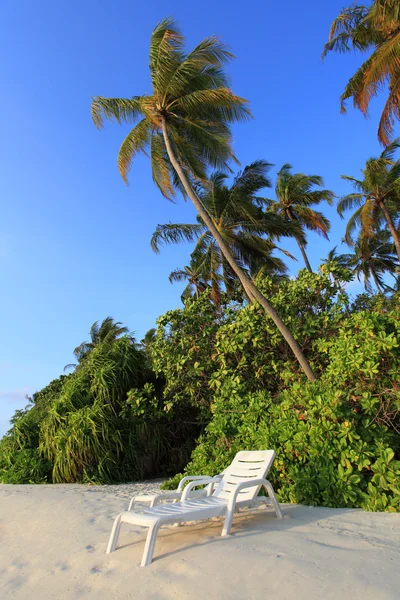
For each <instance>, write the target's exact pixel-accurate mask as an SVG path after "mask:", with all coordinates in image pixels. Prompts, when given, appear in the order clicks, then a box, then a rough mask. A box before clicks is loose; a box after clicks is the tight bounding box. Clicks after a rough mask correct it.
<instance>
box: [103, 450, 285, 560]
mask: <svg viewBox="0 0 400 600" xmlns="http://www.w3.org/2000/svg"><path fill="white" fill-rule="evenodd" d="M274 458H275V452H274V450H262V451H253V452H238V454H236V456H235V458H234V460H233V462H232V463H231V465H230V466H229V467H228V468H227V469H226V470H225V471H224V473H223V476H222V479H221V480H220V481H219V482H217V487H216V489H215V491H214V492H213V494H212V495H211V496H208V497H205V498H204V497H203V498H197V499H196V498H195V499H188V496H189V494H190V492H191V490H192V489H193V487H195V486H196V485H200V482H201V481H203V483H204V484H210V483H211V482H210V479H212V478H211V477H208V478H206V479H203V480H199V479H197V480H192V481H191V482H189V483H188V485H187V486H186V487H185V489H184V491H183V494H182V500H181V501H180V502H175V503H173V504H163V505H158V506H153V507H151V508H145V509H144V510H143V512H141V513H139V512H135V511H125V512H122V513H120V514H119V515H118V516H117V517H116V519H115V521H114V524H113V527H112V530H111V535H110V539H109V542H108V546H107V554H109V553H111V552H114V550H115V549H116V547H117V544H118V538H119V534H120V529H121V525H122V523H131V524H132V525H141V526H142V527H148V528H149V531H148V534H147V538H146V543H145V548H144V552H143V557H142V562H141V566H142V567H146V566H147V565H149V564H150V563H151V561H152V558H153V552H154V546H155V542H156V537H157V533H158V530H159V529H160V527H161V525H172V524H175V523H182V522H185V521H200V520H202V519H211V518H213V517H220V516H225V520H224V526H223V529H222V533H221V535H222V536H226V535H229V532H230V528H231V525H232V519H233V515H234V513H235V511H236V510H238V509H239V508H243V507H247V506H253V505H254V500H255V499H256V497H257V495H258V492H259V491H260V489H261V487H264V488H265V490H266V492H267V494H268V496H269V497H270V499H271V502H272V505H273V507H274V510H275V513H276V516H277V517H278V519H281V518H282V513H281V509H280V506H279V502H278V500H277V499H276V496H275V492H274V490H273V487H272V485H271V484H270V482H269V481H268V480H267V479H265V477H266V475H267V473H268V471H269V468H270V466H271V465H272V463H273V461H274Z"/></svg>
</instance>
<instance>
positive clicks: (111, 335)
mask: <svg viewBox="0 0 400 600" xmlns="http://www.w3.org/2000/svg"><path fill="white" fill-rule="evenodd" d="M128 334H129V329H128V328H127V327H124V326H123V325H122V323H120V322H119V321H114V319H113V318H112V317H106V318H105V319H103V321H102V322H101V323H99V321H95V322H94V323H93V325H92V326H91V328H90V332H89V335H90V342H82V343H81V344H79V346H77V347H76V348H75V350H74V355H75V357H76V358H77V360H78V363H81V362H82V361H83V360H84V359H85V358H87V357H88V355H89V354H90V353H91V352H92V351H93V349H94V348H95V347H96V346H98V345H99V344H103V343H105V344H111V343H113V342H115V341H116V340H118V339H119V338H120V337H121V336H123V335H128ZM132 339H133V338H132ZM76 366H77V365H76V364H75V363H71V364H69V365H66V366H65V367H64V371H65V370H66V369H69V368H72V367H73V368H76Z"/></svg>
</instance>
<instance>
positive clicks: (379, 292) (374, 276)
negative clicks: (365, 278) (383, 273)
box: [371, 268, 382, 294]
mask: <svg viewBox="0 0 400 600" xmlns="http://www.w3.org/2000/svg"><path fill="white" fill-rule="evenodd" d="M371 275H372V279H373V280H374V283H375V286H376V289H377V290H378V294H382V286H381V284H380V283H379V281H378V278H377V276H376V273H375V270H374V269H373V268H371Z"/></svg>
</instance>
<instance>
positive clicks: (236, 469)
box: [213, 450, 275, 502]
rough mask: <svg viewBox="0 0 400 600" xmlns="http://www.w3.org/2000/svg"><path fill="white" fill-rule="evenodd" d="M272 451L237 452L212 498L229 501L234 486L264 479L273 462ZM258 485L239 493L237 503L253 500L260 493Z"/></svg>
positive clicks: (273, 452)
mask: <svg viewBox="0 0 400 600" xmlns="http://www.w3.org/2000/svg"><path fill="white" fill-rule="evenodd" d="M274 458H275V451H274V450H259V451H257V450H256V451H249V452H247V451H244V452H238V453H237V454H236V456H235V458H234V459H233V461H232V463H231V464H230V465H229V467H227V468H226V469H225V471H224V474H223V478H222V480H221V482H220V483H219V485H218V487H217V488H216V490H215V492H214V494H213V496H216V497H218V498H224V499H225V500H229V498H230V496H231V494H232V493H233V492H234V490H235V488H236V486H237V485H238V484H239V483H241V482H242V481H251V479H264V478H265V477H266V476H267V473H268V471H269V469H270V467H271V465H272V463H273V462H274ZM260 487H261V486H259V485H257V486H254V487H248V488H245V489H244V490H242V491H240V492H239V495H238V498H237V501H238V502H243V501H249V500H252V499H253V498H255V497H256V496H257V495H258V492H259V491H260Z"/></svg>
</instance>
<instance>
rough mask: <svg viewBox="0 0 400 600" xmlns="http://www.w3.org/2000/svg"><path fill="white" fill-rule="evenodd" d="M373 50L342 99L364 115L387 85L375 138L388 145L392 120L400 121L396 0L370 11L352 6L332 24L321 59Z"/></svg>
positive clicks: (399, 9) (381, 0)
mask: <svg viewBox="0 0 400 600" xmlns="http://www.w3.org/2000/svg"><path fill="white" fill-rule="evenodd" d="M370 49H371V50H372V53H371V54H370V56H369V57H368V58H367V59H366V60H365V61H364V62H363V64H362V65H361V67H360V68H359V69H358V70H357V71H356V73H355V74H354V75H353V77H351V79H350V80H349V82H348V83H347V85H346V88H345V90H344V92H343V94H342V96H341V103H342V112H345V110H346V109H345V104H344V103H345V101H346V100H347V99H348V98H353V102H354V106H355V107H356V108H359V109H360V110H361V111H362V112H363V113H364V114H365V115H366V114H367V112H368V106H369V103H370V100H371V98H373V97H374V96H375V95H376V94H377V93H378V92H379V91H381V89H382V87H384V85H385V84H386V83H387V84H388V89H389V95H388V98H387V101H386V104H385V106H384V109H383V112H382V116H381V119H380V122H379V129H378V137H379V139H380V141H381V142H382V143H383V144H385V145H386V144H388V142H389V138H390V136H391V134H392V131H393V126H394V121H395V118H397V119H398V118H399V117H400V112H399V106H400V104H399V102H400V65H399V55H400V5H399V2H398V0H375V1H374V2H372V4H371V5H370V6H369V7H366V6H362V5H355V4H352V5H351V6H350V7H349V8H345V9H344V10H343V11H342V12H341V13H340V15H339V16H338V17H337V18H336V19H335V20H334V21H333V23H332V25H331V30H330V34H329V41H328V42H327V44H326V45H325V49H324V53H323V56H325V55H326V54H327V53H328V52H330V51H332V50H333V51H337V52H349V51H351V50H359V51H361V52H365V51H367V50H370Z"/></svg>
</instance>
